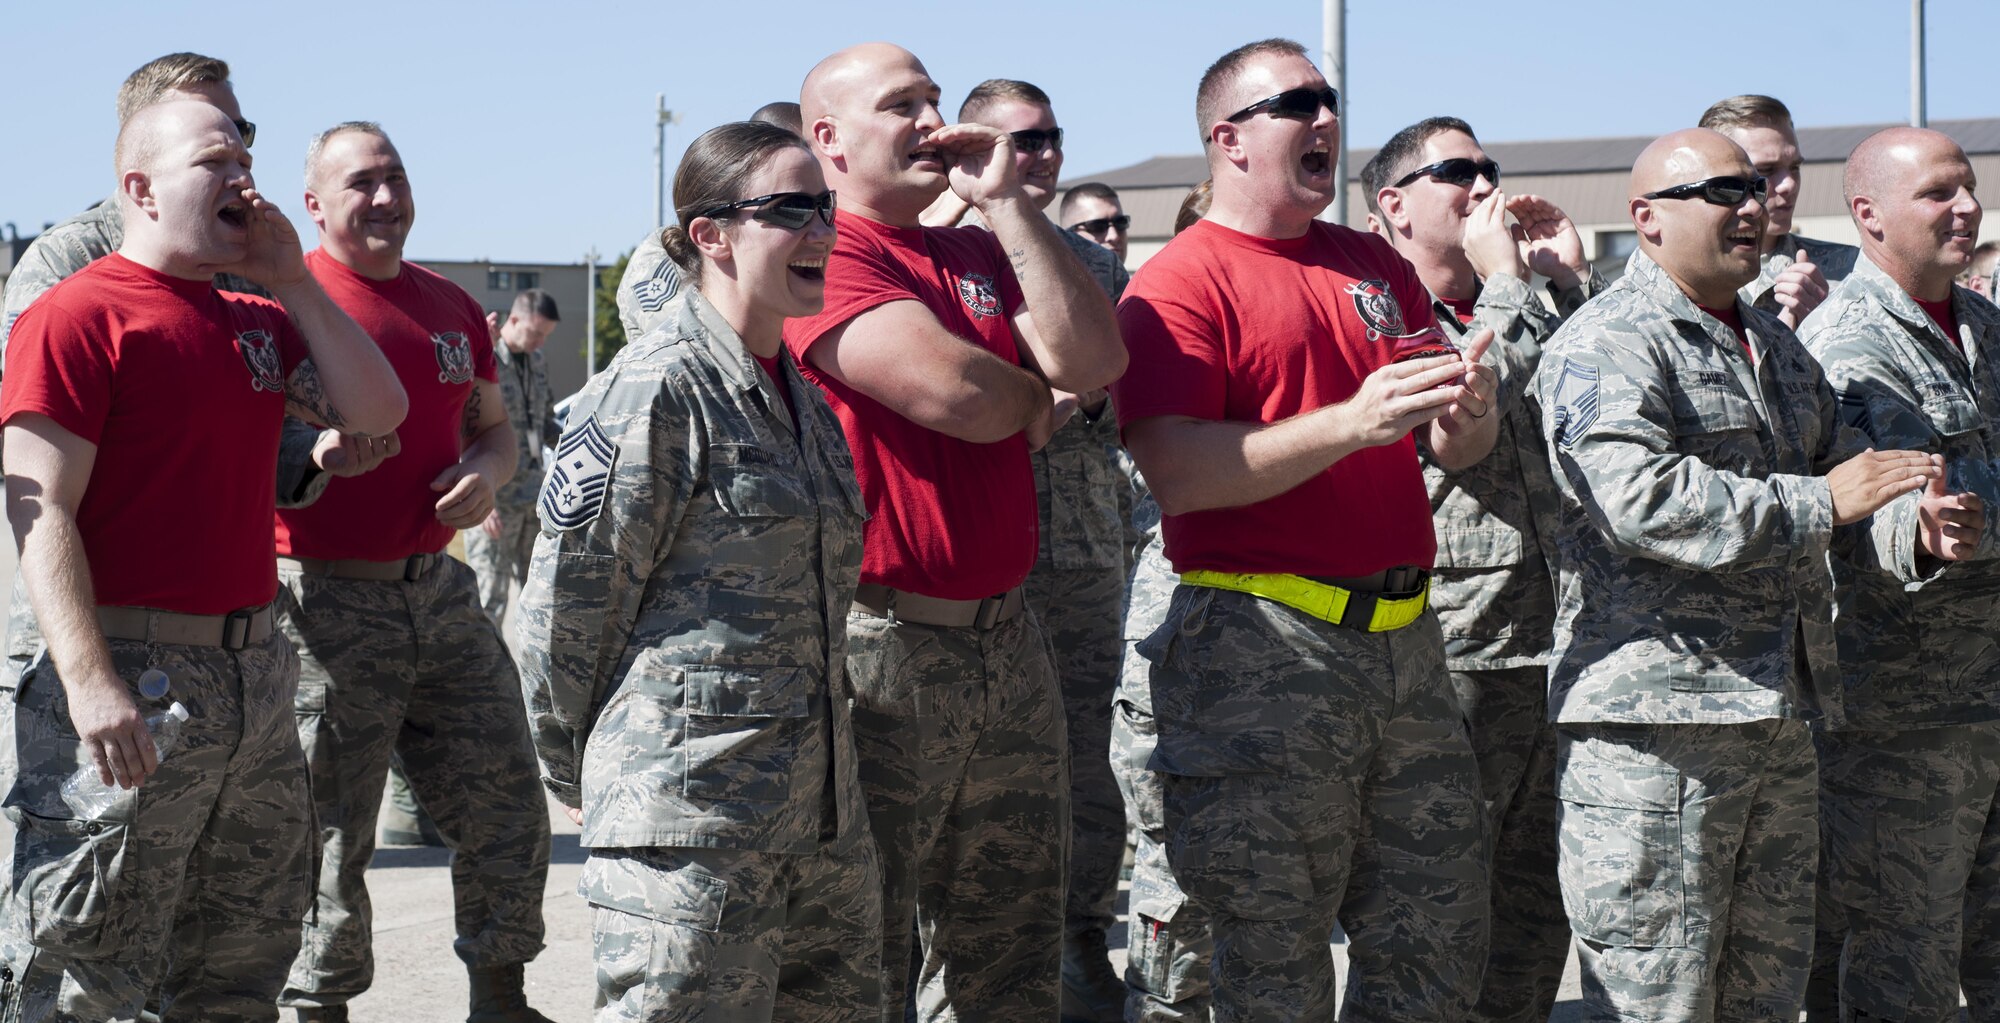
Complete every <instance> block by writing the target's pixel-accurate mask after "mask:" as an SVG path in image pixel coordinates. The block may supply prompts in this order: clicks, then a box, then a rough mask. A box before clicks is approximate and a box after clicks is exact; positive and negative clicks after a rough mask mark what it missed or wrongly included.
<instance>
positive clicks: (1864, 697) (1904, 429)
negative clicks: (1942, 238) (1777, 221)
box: [1800, 258, 2000, 729]
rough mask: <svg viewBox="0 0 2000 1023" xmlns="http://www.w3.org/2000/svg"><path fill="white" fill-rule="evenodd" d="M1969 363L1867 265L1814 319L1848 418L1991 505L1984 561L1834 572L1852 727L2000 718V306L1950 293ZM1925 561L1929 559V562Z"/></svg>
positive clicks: (1816, 340) (1812, 338)
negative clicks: (1921, 455) (1894, 575)
mask: <svg viewBox="0 0 2000 1023" xmlns="http://www.w3.org/2000/svg"><path fill="white" fill-rule="evenodd" d="M1951 304H1952V312H1953V313H1955V314H1956V315H1957V317H1958V325H1959V326H1958V334H1959V341H1960V343H1962V344H1963V345H1964V346H1965V347H1964V350H1963V351H1962V352H1961V351H1960V349H1959V346H1958V345H1955V344H1953V343H1952V342H1951V341H1950V340H1949V339H1947V338H1946V337H1945V335H1944V332H1943V331H1941V330H1939V329H1938V326H1937V324H1935V323H1933V322H1932V321H1931V318H1930V316H1929V315H1927V314H1926V313H1925V312H1924V310H1923V308H1922V307H1921V306H1919V305H1917V303H1916V300H1915V299H1913V298H1911V297H1910V296H1909V295H1908V294H1907V293H1906V292H1904V291H1903V289H1902V287H1901V286H1899V285H1897V284H1896V282H1895V281H1893V280H1890V279H1889V275H1888V274H1885V273H1883V272H1882V271H1881V270H1880V269H1878V268H1877V267H1876V266H1875V265H1874V264H1873V263H1870V262H1869V261H1868V260H1867V259H1865V258H1864V259H1862V260H1861V262H1860V264H1859V265H1857V266H1856V267H1855V268H1854V273H1853V275H1852V276H1850V277H1848V278H1847V279H1846V280H1845V281H1843V282H1842V283H1841V284H1840V286H1839V287H1838V288H1836V289H1834V292H1833V294H1832V295H1830V296H1828V298H1827V300H1826V302H1825V303H1824V304H1823V305H1821V306H1820V307H1819V309H1818V310H1817V311H1815V312H1814V313H1813V314H1812V315H1811V316H1809V317H1807V318H1806V322H1805V329H1804V330H1803V331H1802V332H1801V333H1800V339H1801V340H1802V341H1804V342H1805V345H1806V347H1807V348H1809V349H1811V350H1812V353H1813V354H1814V355H1816V356H1818V357H1819V361H1820V364H1821V365H1822V366H1825V367H1826V376H1827V380H1828V382H1830V383H1831V384H1832V385H1833V389H1834V392H1835V393H1836V394H1838V395H1839V396H1840V403H1841V404H1840V407H1841V413H1842V416H1843V417H1844V418H1846V419H1847V420H1848V422H1850V423H1852V424H1853V425H1855V426H1858V427H1860V429H1861V431H1862V432H1863V433H1866V434H1867V435H1868V439H1869V440H1871V441H1873V442H1874V444H1875V446H1876V447H1877V448H1880V449H1883V450H1895V449H1904V450H1910V451H1929V452H1936V453H1941V454H1943V455H1944V457H1945V463H1946V475H1947V479H1946V483H1947V485H1948V486H1949V487H1950V488H1951V489H1952V490H1954V491H1956V490H1969V491H1971V492H1973V493H1975V494H1978V495H1979V497H1980V499H1981V500H1983V501H1985V502H1986V507H1987V516H1988V517H1987V520H1986V536H1985V537H1984V538H1982V539H1981V541H1980V544H1979V547H1978V549H1977V550H1976V551H1975V555H1974V559H1973V560H1971V561H1967V562H1962V563H1957V564H1946V563H1943V562H1931V564H1933V565H1935V566H1937V567H1938V569H1939V572H1938V574H1937V576H1936V577H1935V578H1934V579H1929V580H1920V581H1917V582H1911V583H1904V582H1901V581H1898V580H1895V579H1891V578H1889V577H1887V576H1883V575H1880V574H1877V573H1874V572H1870V571H1867V570H1866V569H1865V567H1860V566H1855V565H1851V564H1848V563H1847V561H1846V560H1845V559H1836V560H1835V561H1834V597H1835V599H1836V600H1837V601H1838V604H1837V610H1836V612H1835V621H1836V622H1837V623H1838V625H1839V630H1838V631H1839V634H1840V669H1841V671H1840V675H1841V685H1842V688H1843V689H1844V693H1843V694H1842V696H1843V702H1844V705H1845V709H1846V724H1847V726H1849V727H1853V728H1882V729H1888V728H1907V727H1913V726H1924V725H1945V724H1960V723H1964V722H1971V721H1991V720H1993V719H1995V718H2000V646H1995V644H1994V641H1993V633H1994V629H1995V626H1996V624H2000V463H1996V461H1995V460H1996V459H2000V367H1996V366H1995V364H1994V361H1993V360H1994V359H1996V358H2000V309H1996V308H1994V307H1993V305H1992V304H1990V303H1988V302H1986V301H1984V300H1982V299H1980V298H1978V297H1977V296H1975V295H1974V294H1973V293H1972V292H1969V291H1966V290H1964V289H1962V288H1953V289H1952V303H1951ZM1926 560H1927V561H1928V559H1926Z"/></svg>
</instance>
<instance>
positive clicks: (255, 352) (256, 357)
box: [236, 330, 285, 394]
mask: <svg viewBox="0 0 2000 1023" xmlns="http://www.w3.org/2000/svg"><path fill="white" fill-rule="evenodd" d="M236 350H237V351H239V352H242V353H243V364H244V365H246V366H248V367H250V389H251V390H252V391H270V392H272V393H274V394H275V393H277V392H279V391H282V390H284V389H285V372H284V371H285V360H284V358H283V357H282V356H281V355H279V354H278V339H277V338H275V337H272V336H271V332H270V331H268V330H246V331H243V332H242V333H240V334H237V335H236Z"/></svg>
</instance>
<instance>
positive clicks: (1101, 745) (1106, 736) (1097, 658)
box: [1027, 561, 1125, 935]
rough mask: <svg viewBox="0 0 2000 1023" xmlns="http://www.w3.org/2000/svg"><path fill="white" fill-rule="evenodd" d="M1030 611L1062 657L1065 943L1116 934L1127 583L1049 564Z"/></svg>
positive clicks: (1035, 585) (1031, 583)
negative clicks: (1119, 718) (1115, 747)
mask: <svg viewBox="0 0 2000 1023" xmlns="http://www.w3.org/2000/svg"><path fill="white" fill-rule="evenodd" d="M1027 596H1028V604H1029V606H1030V607H1032V608H1034V610H1035V617H1036V618H1038V619H1040V620H1041V623H1042V628H1043V629H1044V630H1045V631H1046V632H1047V633H1048V637H1049V644H1050V645H1051V646H1052V647H1054V649H1055V659H1056V678H1057V679H1058V680H1059V681H1060V682H1061V684H1062V699H1063V718H1064V721H1065V723H1066V724H1067V726H1068V730H1069V819H1070V837H1069V894H1068V895H1067V896H1066V905H1065V907H1064V910H1063V932H1064V933H1065V934H1066V935H1076V934H1081V933H1083V932H1085V931H1091V930H1096V931H1100V932H1102V931H1109V930H1110V929H1111V925H1112V923H1113V922H1114V921H1115V918H1116V911H1115V909H1114V904H1115V903H1116V902H1117V900H1118V868H1119V866H1120V864H1121V861H1123V860H1124V858H1125V808H1124V806H1123V805H1122V803H1121V802H1120V800H1119V798H1118V780H1117V779H1116V778H1114V777H1112V776H1111V761H1110V752H1111V691H1112V690H1113V689H1114V688H1116V687H1117V685H1118V664H1119V659H1120V658H1121V656H1122V655H1123V654H1124V650H1125V641H1124V639H1123V626H1124V609H1125V608H1124V605H1125V580H1124V578H1123V577H1122V576H1121V575H1120V574H1119V573H1118V572H1116V571H1105V570H1102V569H1081V570H1064V569H1058V568H1055V567H1053V566H1051V565H1050V564H1049V563H1048V562H1046V561H1044V562H1040V563H1038V564H1036V565H1035V570H1034V572H1033V573H1032V574H1030V575H1029V576H1028V583H1027Z"/></svg>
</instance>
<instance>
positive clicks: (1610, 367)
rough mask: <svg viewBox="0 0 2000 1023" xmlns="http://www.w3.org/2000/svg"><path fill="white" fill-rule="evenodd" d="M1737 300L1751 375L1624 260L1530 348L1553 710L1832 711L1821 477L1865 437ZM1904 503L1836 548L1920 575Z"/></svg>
mask: <svg viewBox="0 0 2000 1023" xmlns="http://www.w3.org/2000/svg"><path fill="white" fill-rule="evenodd" d="M1738 309H1739V310H1741V311H1742V316H1743V325H1744V328H1745V330H1746V331H1747V332H1748V333H1749V334H1750V335H1752V336H1753V337H1754V339H1755V340H1754V344H1755V345H1756V347H1757V351H1758V357H1759V362H1760V364H1759V366H1758V367H1757V368H1756V369H1754V370H1753V369H1752V367H1751V364H1750V361H1749V359H1747V358H1746V357H1745V356H1744V354H1743V346H1742V345H1741V344H1740V343H1738V341H1737V340H1736V336H1735V334H1734V333H1732V332H1731V331H1730V329H1729V328H1728V327H1726V326H1724V325H1723V324H1722V323H1721V322H1720V321H1718V320H1715V319H1714V318H1712V317H1709V316H1707V315H1705V314H1703V313H1702V312H1701V310H1700V309H1699V308H1698V307H1697V306H1696V305H1695V304H1694V302H1693V300H1692V299H1689V298H1688V297H1687V296H1686V295H1685V294H1683V293H1682V292H1681V291H1680V289H1679V288H1678V287H1677V286H1676V285H1675V284H1674V283H1673V281H1672V280H1671V279H1670V278H1669V277H1668V276H1667V274H1666V272H1665V271H1664V270H1662V269H1661V268H1660V267H1659V265H1658V264H1656V263H1654V262H1653V261H1652V260H1651V259H1649V258H1647V257H1646V256H1645V254H1644V253H1637V254H1635V255H1634V256H1633V257H1632V262H1631V264H1630V268H1629V270H1628V271H1627V273H1626V275H1625V276H1624V277H1623V278H1621V279H1620V280H1619V281H1618V282H1617V283H1616V284H1613V285H1612V286H1611V287H1610V288H1609V289H1607V290H1606V291H1605V292H1604V293H1603V294H1602V295H1599V296H1598V297H1597V298H1594V299H1592V300H1591V301H1590V302H1588V303H1587V304H1585V305H1584V307H1583V308H1582V309H1580V310H1578V311H1577V312H1576V314H1575V315H1573V316H1571V317H1570V319H1569V321H1568V322H1567V323H1565V324H1563V326H1562V328H1561V329H1560V330H1558V331H1557V332H1556V335H1555V337H1554V338H1553V339H1552V340H1551V342H1550V343H1549V347H1548V350H1547V352H1546V353H1545V354H1544V355H1543V359H1542V367H1541V369H1540V371H1539V372H1538V373H1537V374H1536V376H1535V383H1534V387H1535V393H1536V398H1537V400H1538V401H1539V402H1540V404H1541V407H1542V417H1543V426H1544V430H1545V433H1546V434H1547V437H1548V444H1549V452H1550V456H1551V460H1552V462H1553V464H1554V466H1555V469H1556V478H1557V487H1558V491H1559V493H1560V494H1561V496H1562V513H1561V519H1560V520H1559V522H1558V525H1557V537H1556V546H1557V551H1558V553H1557V562H1558V583H1559V604H1558V611H1557V620H1556V636H1555V650H1554V659H1553V661H1552V663H1551V667H1550V672H1549V702H1550V714H1551V716H1552V718H1553V719H1554V720H1557V721H1565V722H1567V721H1576V722H1594V721H1624V722H1633V723H1651V724H1689V723H1696V722H1706V723H1718V724H1720V723H1741V722H1746V721H1757V720H1762V719H1765V718H1773V717H1804V716H1831V717H1834V718H1835V719H1837V718H1838V711H1839V705H1838V701H1839V695H1840V694H1839V690H1838V688H1837V687H1836V686H1835V685H1834V682H1835V679H1836V678H1837V676H1836V674H1835V670H1834V668H1835V649H1834V636H1833V624H1832V606H1833V600H1832V592H1831V590H1832V578H1831V575H1830V574H1829V572H1828V571H1827V567H1826V554H1827V550H1828V548H1829V546H1830V545H1831V544H1833V542H1834V540H1835V533H1834V529H1833V498H1832V493H1831V491H1830V490H1829V489H1828V486H1827V483H1826V481H1825V480H1823V479H1821V478H1820V477H1821V475H1822V474H1824V473H1825V472H1826V471H1828V470H1830V469H1831V468H1833V467H1834V466H1835V465H1838V464H1839V463H1841V462H1842V461H1845V460H1846V459H1848V458H1849V457H1851V456H1853V455H1855V454H1858V453H1860V452H1861V451H1862V449H1863V448H1865V447H1866V446H1867V439H1866V438H1865V437H1863V436H1862V435H1861V433H1860V432H1859V431H1857V430H1854V429H1853V428H1851V427H1847V426H1845V425H1844V424H1843V423H1842V422H1841V420H1840V417H1839V408H1838V403H1837V402H1836V401H1835V399H1834V393H1833V390H1832V388H1831V387H1830V386H1828V384H1827V382H1826V378H1825V376H1824V375H1823V374H1822V373H1821V371H1820V367H1819V363H1817V362H1816V361H1814V360H1813V358H1812V356H1811V355H1810V354H1808V353H1807V352H1806V350H1805V347H1804V346H1803V345H1800V344H1799V343H1798V340H1797V339H1796V338H1795V337H1793V335H1792V332H1791V331H1789V330H1787V329H1785V327H1784V324H1782V323H1780V322H1779V321H1778V319H1777V317H1775V316H1771V315H1769V314H1766V313H1763V312H1760V311H1758V310H1755V309H1748V308H1746V307H1744V306H1743V305H1742V303H1740V302H1739V303H1738ZM1916 506H1917V498H1916V495H1914V494H1910V495H1905V496H1904V497H1902V498H1900V499H1898V500H1897V501H1895V502H1893V503H1891V504H1890V505H1889V506H1888V507H1886V508H1884V509H1883V510H1882V511H1880V512H1878V513H1876V515H1875V516H1874V518H1873V519H1872V520H1871V524H1869V525H1857V526H1855V527H1853V528H1852V529H1849V530H1844V531H1843V533H1842V535H1841V538H1840V539H1841V544H1840V546H1841V548H1842V550H1843V551H1845V552H1847V553H1848V556H1850V557H1852V558H1853V559H1855V561H1856V563H1858V564H1865V565H1872V566H1876V567H1878V568H1879V569H1880V570H1883V571H1889V572H1893V573H1894V574H1895V575H1896V577H1897V578H1899V579H1904V580H1905V581H1909V580H1914V579H1915V578H1917V569H1916V528H1915V521H1916V520H1915V516H1916ZM1801 641H1803V649H1801ZM1801 664H1803V665H1805V666H1806V667H1807V668H1808V671H1806V672H1803V673H1802V672H1801V671H1800V670H1798V669H1799V666H1800V665H1801Z"/></svg>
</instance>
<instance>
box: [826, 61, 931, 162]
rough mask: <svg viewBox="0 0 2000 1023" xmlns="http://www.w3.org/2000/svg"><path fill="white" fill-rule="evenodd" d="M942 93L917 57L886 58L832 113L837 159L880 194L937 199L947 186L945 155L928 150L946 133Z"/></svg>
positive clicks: (849, 91)
mask: <svg viewBox="0 0 2000 1023" xmlns="http://www.w3.org/2000/svg"><path fill="white" fill-rule="evenodd" d="M938 96H939V91H938V87H937V83H935V82H933V81H931V76H930V73H929V72H927V71H925V70H924V66H923V65H922V64H920V63H918V62H917V61H916V59H915V58H914V57H907V56H898V57H894V58H889V57H885V58H884V59H883V60H882V61H881V63H880V65H879V66H878V67H877V68H875V69H873V70H872V72H871V73H870V74H869V76H868V77H867V78H866V80H865V81H863V82H860V83H857V84H854V85H852V86H851V87H849V88H847V89H846V90H845V91H844V92H843V95H842V99H841V102H840V104H839V106H838V108H837V109H836V110H835V111H834V113H833V116H834V121H835V133H836V140H837V144H838V147H839V159H841V160H842V161H843V163H844V164H845V171H846V173H847V175H848V176H850V177H853V178H857V179H859V180H860V181H865V182H867V184H868V187H869V190H870V191H872V192H877V193H892V192H904V191H907V192H910V193H914V194H916V195H920V196H924V197H934V196H936V195H937V194H938V193H939V192H941V191H943V190H944V188H945V185H946V179H945V168H946V162H945V158H944V154H943V153H942V152H941V151H940V150H938V149H937V148H935V147H930V146H926V145H925V144H924V142H925V140H927V139H929V138H930V136H931V133H932V132H934V131H937V130H938V129H939V128H942V127H944V116H943V115H942V114H940V113H939V112H938V106H937V104H938Z"/></svg>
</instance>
